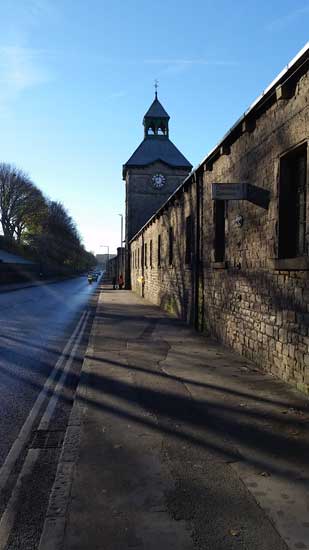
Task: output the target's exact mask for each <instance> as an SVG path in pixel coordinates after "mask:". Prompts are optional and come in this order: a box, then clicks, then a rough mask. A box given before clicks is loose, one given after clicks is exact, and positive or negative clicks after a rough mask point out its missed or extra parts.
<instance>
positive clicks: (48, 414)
mask: <svg viewBox="0 0 309 550" xmlns="http://www.w3.org/2000/svg"><path fill="white" fill-rule="evenodd" d="M88 317H89V312H88V313H86V312H84V313H83V314H82V316H81V318H80V320H79V322H78V324H77V326H76V328H75V330H74V332H73V333H72V335H71V337H70V339H69V341H68V343H67V345H66V346H65V348H64V350H63V353H62V356H61V357H62V358H63V360H64V359H65V355H66V353H67V352H68V350H69V348H70V344H72V342H74V339H75V338H76V340H75V342H74V345H73V347H72V349H71V352H70V355H69V358H68V359H67V361H66V363H65V366H64V368H63V372H62V374H61V376H60V378H59V380H58V382H57V385H56V387H55V388H54V390H53V391H54V392H57V393H56V394H55V393H53V395H52V396H51V398H50V400H49V402H48V405H47V407H46V410H45V413H44V415H43V417H42V420H41V422H40V425H39V429H47V428H48V426H49V424H50V422H51V419H52V415H53V412H54V410H55V407H56V405H57V402H58V399H59V397H60V395H61V391H62V390H63V388H64V382H65V380H66V377H67V375H68V371H69V369H70V367H71V365H72V362H73V360H74V357H75V354H76V351H77V349H78V346H79V345H80V342H81V339H82V337H83V334H84V331H85V328H86V325H87V321H88ZM78 332H79V333H78ZM60 359H61V358H60ZM60 359H59V360H58V361H57V363H56V365H55V369H54V371H55V370H56V369H57V367H58V368H59V364H58V363H59V361H60ZM63 360H62V361H61V364H62V363H63ZM54 371H53V372H54ZM52 374H53V373H52ZM53 378H54V376H53ZM49 379H51V375H50V377H49ZM49 379H48V380H49ZM45 385H46V384H45ZM45 385H44V388H45ZM49 386H50V385H49ZM49 386H48V388H49ZM44 388H43V390H44ZM43 390H42V391H41V393H43ZM41 393H40V395H41ZM45 394H46V388H45V392H44V397H45ZM39 397H40V396H39ZM38 399H39V398H38ZM32 411H33V409H32ZM32 411H31V412H30V414H29V416H28V418H27V420H26V422H25V424H26V429H25V430H24V432H23V434H22V435H23V439H22V440H20V441H19V437H20V436H19V437H18V438H17V440H16V442H18V441H19V443H18V446H17V448H16V450H15V452H14V458H15V462H16V460H17V458H18V456H19V454H20V453H21V451H22V450H23V448H24V447H25V445H26V443H27V442H28V439H29V437H28V438H27V439H25V436H26V435H27V434H28V436H29V435H30V432H31V427H32V425H33V422H34V420H35V416H34V414H33V415H32V416H31V413H32ZM38 412H39V408H38V409H37V410H36V411H35V413H36V416H37V414H38ZM30 416H31V419H30V420H29V417H30ZM27 422H29V424H27ZM25 424H24V426H23V428H22V430H23V429H24V427H25ZM22 430H21V431H22ZM16 442H15V443H16ZM17 451H19V454H17ZM39 455H40V449H30V450H29V451H28V453H27V456H26V459H25V462H24V464H23V467H22V470H21V472H20V474H19V476H18V479H17V482H16V485H15V487H14V489H13V492H12V494H11V497H10V500H9V502H8V504H7V506H6V509H5V511H4V513H3V515H2V518H1V521H0V550H5V548H6V545H7V542H8V540H9V537H10V534H11V531H12V528H13V526H14V521H15V517H16V512H17V505H18V500H19V496H20V491H21V487H22V484H23V481H24V478H25V477H28V476H29V475H31V473H32V471H33V468H34V466H35V464H36V462H37V460H38V458H39ZM15 462H13V461H12V460H11V461H10V463H9V465H10V469H12V467H13V465H14V464H15ZM8 472H9V469H7V470H6V471H5V476H6V480H7V478H8V475H9V473H8ZM5 476H4V475H3V477H2V478H1V481H3V480H5Z"/></svg>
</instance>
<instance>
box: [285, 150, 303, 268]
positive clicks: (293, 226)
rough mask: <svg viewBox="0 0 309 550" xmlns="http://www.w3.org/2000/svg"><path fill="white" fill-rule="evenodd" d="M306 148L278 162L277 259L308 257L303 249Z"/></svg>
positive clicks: (293, 152)
mask: <svg viewBox="0 0 309 550" xmlns="http://www.w3.org/2000/svg"><path fill="white" fill-rule="evenodd" d="M306 175H307V147H306V146H302V147H298V148H297V149H295V150H294V151H292V152H291V153H288V154H287V155H285V156H284V157H282V158H281V161H280V182H279V258H296V257H298V256H305V255H306V254H307V253H308V249H307V245H306V221H307V220H306V207H307V177H306Z"/></svg>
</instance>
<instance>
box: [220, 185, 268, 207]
mask: <svg viewBox="0 0 309 550" xmlns="http://www.w3.org/2000/svg"><path fill="white" fill-rule="evenodd" d="M269 197H270V194H269V191H268V190H267V189H263V188H262V187H258V186H257V185H252V184H251V183H248V182H243V183H212V184H211V198H212V200H213V201H214V200H220V201H249V202H252V203H253V204H256V205H257V206H260V207H261V208H266V209H267V208H268V205H269Z"/></svg>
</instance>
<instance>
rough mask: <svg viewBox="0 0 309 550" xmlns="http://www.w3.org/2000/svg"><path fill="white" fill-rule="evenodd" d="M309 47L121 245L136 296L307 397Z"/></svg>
mask: <svg viewBox="0 0 309 550" xmlns="http://www.w3.org/2000/svg"><path fill="white" fill-rule="evenodd" d="M308 143H309V45H308V44H307V46H305V48H304V49H303V50H302V51H301V52H300V53H299V54H298V55H297V56H296V58H294V59H293V61H292V62H291V63H289V65H288V66H287V67H286V68H285V69H284V71H282V73H280V75H279V76H278V77H277V78H276V79H275V80H274V81H273V82H272V83H271V84H270V86H268V88H267V89H266V90H265V91H264V92H263V93H262V94H261V96H260V97H259V98H258V99H257V100H256V101H255V102H254V103H253V104H252V105H251V107H250V108H249V109H248V110H247V111H246V113H245V114H244V115H243V116H242V117H241V118H240V119H239V120H238V121H237V122H236V123H235V124H234V126H233V127H232V128H231V130H230V131H229V132H228V133H227V134H226V135H225V136H224V138H223V139H222V141H221V142H220V143H219V144H218V145H217V146H216V147H215V148H214V149H213V150H212V151H211V152H210V153H209V154H208V155H207V156H206V157H205V158H204V159H203V161H202V162H201V163H200V164H199V166H197V168H195V169H194V170H193V172H192V173H191V174H190V175H189V176H188V177H187V178H186V179H185V180H184V182H183V184H182V185H181V186H180V188H178V189H177V190H176V191H175V192H174V193H173V194H172V196H171V197H170V198H169V200H168V201H167V202H166V203H165V204H164V205H163V206H162V207H161V208H160V209H158V210H157V212H156V213H155V214H154V215H153V216H152V217H151V218H150V219H149V220H148V221H147V222H146V223H145V225H144V227H143V228H142V229H141V230H140V231H138V233H137V234H136V235H135V237H134V238H133V239H132V240H131V243H130V247H131V258H132V261H131V279H132V288H133V290H134V291H135V292H137V293H140V294H141V295H143V296H145V298H146V299H147V300H149V301H151V302H153V303H155V304H158V305H160V306H162V307H164V308H166V309H167V310H168V311H170V312H173V313H175V314H176V315H177V316H179V317H181V318H182V319H185V320H186V321H188V322H190V323H192V324H194V325H195V326H196V328H198V329H200V330H204V331H206V332H207V333H210V334H212V335H214V336H215V337H217V338H218V339H219V340H220V341H221V342H223V343H224V344H226V345H228V346H230V347H231V348H233V349H234V350H236V351H237V352H239V353H241V354H243V355H245V356H246V357H248V358H250V359H251V360H253V361H255V362H256V363H257V364H259V365H260V366H262V368H264V369H265V370H268V371H271V372H272V373H274V374H276V375H278V376H280V377H282V378H283V379H284V380H287V381H289V382H290V383H292V384H294V385H295V386H296V387H297V388H299V389H301V390H303V391H305V392H308V393H309V258H308V251H309V190H308V185H309V174H308V172H309V169H308Z"/></svg>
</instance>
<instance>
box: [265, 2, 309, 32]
mask: <svg viewBox="0 0 309 550" xmlns="http://www.w3.org/2000/svg"><path fill="white" fill-rule="evenodd" d="M306 15H307V16H309V4H307V5H306V6H303V7H302V8H298V9H297V10H294V11H292V12H290V13H287V14H286V15H283V16H282V17H278V18H277V19H274V20H273V21H270V22H269V23H267V24H266V25H265V29H266V30H267V31H277V30H281V29H283V28H285V27H288V26H289V25H290V24H291V23H293V22H294V21H296V20H297V19H299V18H300V17H302V16H306Z"/></svg>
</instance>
